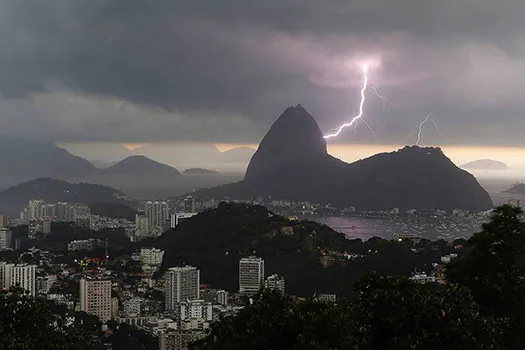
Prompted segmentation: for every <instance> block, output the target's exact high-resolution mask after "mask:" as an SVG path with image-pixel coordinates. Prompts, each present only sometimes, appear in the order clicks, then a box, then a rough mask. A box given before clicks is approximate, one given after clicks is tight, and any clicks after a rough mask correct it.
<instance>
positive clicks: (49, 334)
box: [0, 288, 96, 350]
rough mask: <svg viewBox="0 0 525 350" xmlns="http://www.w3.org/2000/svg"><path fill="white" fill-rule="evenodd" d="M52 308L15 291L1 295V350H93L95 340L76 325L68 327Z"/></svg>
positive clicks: (6, 291)
mask: <svg viewBox="0 0 525 350" xmlns="http://www.w3.org/2000/svg"><path fill="white" fill-rule="evenodd" d="M53 311H54V310H53V305H52V304H50V303H49V302H47V301H46V300H42V299H35V298H33V297H32V296H31V295H28V294H26V293H25V292H24V291H23V290H21V289H18V288H11V289H9V290H2V291H0V344H1V348H2V349H17V350H18V349H20V350H22V349H23V350H29V349H53V350H54V349H57V350H58V349H60V350H63V349H72V350H73V349H75V350H76V349H80V350H81V349H93V348H94V346H95V344H96V337H94V334H93V333H92V332H90V331H89V329H87V328H86V327H83V326H80V324H78V322H75V323H73V324H72V325H68V322H67V320H66V316H65V315H61V314H58V313H56V312H53Z"/></svg>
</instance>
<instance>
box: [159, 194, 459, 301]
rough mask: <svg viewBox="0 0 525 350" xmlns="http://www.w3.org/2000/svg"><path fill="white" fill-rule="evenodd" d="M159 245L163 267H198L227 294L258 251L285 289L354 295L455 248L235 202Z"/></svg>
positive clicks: (170, 233) (195, 219)
mask: <svg viewBox="0 0 525 350" xmlns="http://www.w3.org/2000/svg"><path fill="white" fill-rule="evenodd" d="M155 245H156V247H158V248H161V249H164V250H165V251H166V254H165V257H164V262H163V267H162V270H165V269H167V268H169V267H172V266H178V265H181V264H190V265H193V266H197V267H198V268H199V269H200V270H201V280H202V282H203V283H208V284H211V285H213V286H214V287H218V288H225V289H227V290H237V289H238V275H237V274H238V264H239V259H240V258H241V257H246V256H248V255H251V254H255V255H257V256H260V257H263V258H264V260H265V269H266V274H267V275H269V274H271V273H278V274H279V275H282V276H284V277H285V278H286V284H287V290H288V291H289V292H290V293H292V294H297V295H312V294H313V293H315V292H328V291H331V292H335V293H340V294H342V295H345V294H350V293H351V292H352V285H353V283H354V282H356V281H357V280H358V279H359V278H361V277H362V276H363V275H365V274H366V273H368V272H369V271H371V270H375V271H379V272H382V273H386V274H403V275H408V274H410V273H412V272H413V271H414V269H416V268H417V269H418V270H428V269H430V267H431V264H432V262H435V261H437V260H438V259H439V257H440V256H442V255H444V254H447V253H449V252H451V251H453V247H452V246H451V245H449V244H447V243H446V242H445V241H438V242H430V241H421V242H420V243H419V245H418V246H415V247H414V246H413V245H412V244H411V243H409V242H394V241H387V240H383V239H379V238H374V239H370V240H368V241H366V242H362V241H361V240H359V239H356V240H348V239H346V237H345V236H344V235H343V234H342V233H339V232H336V231H334V230H332V229H331V228H329V227H328V226H324V225H321V224H319V223H316V222H311V221H294V220H288V219H286V218H283V217H281V216H278V215H275V214H273V213H272V212H270V211H268V210H267V209H266V208H264V207H261V206H250V205H245V204H235V203H221V204H220V205H219V206H218V208H216V209H212V210H207V211H205V212H202V213H200V214H198V215H197V216H195V217H193V218H191V219H190V220H188V221H187V222H185V223H184V224H182V225H180V226H179V227H177V228H176V229H173V230H170V231H168V232H166V233H164V234H163V235H162V236H161V237H160V238H159V239H158V240H157V242H156V244H155ZM413 248H417V249H416V250H415V251H412V250H411V249H413ZM349 255H351V256H352V258H351V259H349V258H348V256H349ZM305 281H308V283H305Z"/></svg>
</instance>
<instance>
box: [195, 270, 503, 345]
mask: <svg viewBox="0 0 525 350" xmlns="http://www.w3.org/2000/svg"><path fill="white" fill-rule="evenodd" d="M356 291H357V295H358V296H356V297H355V298H351V299H343V300H340V301H338V302H337V303H322V302H317V301H315V300H306V301H296V300H293V299H291V298H290V297H286V296H284V297H283V296H281V295H280V294H278V293H273V292H264V293H262V294H260V295H258V296H257V297H255V298H254V300H253V304H250V303H249V304H248V305H247V306H246V308H245V309H244V310H242V311H241V312H240V313H239V314H238V315H237V316H236V317H230V318H226V319H224V320H222V321H221V322H219V323H217V324H216V325H214V327H213V330H212V333H211V335H210V336H209V337H208V338H206V339H205V340H204V341H201V342H199V343H197V344H196V345H195V348H197V349H301V348H307V349H370V350H372V349H399V350H401V349H474V348H475V349H498V348H500V347H499V345H498V344H499V340H500V339H499V335H500V333H501V332H500V330H501V324H500V322H499V321H497V320H496V319H492V318H489V317H485V316H483V315H482V314H481V313H480V310H479V306H478V305H477V304H476V303H475V301H474V300H473V298H472V297H471V295H470V294H469V292H468V290H467V289H466V288H463V287H460V286H456V285H448V286H422V285H417V284H415V283H414V282H412V281H410V280H409V279H408V278H406V277H385V276H380V275H374V276H371V277H367V278H365V279H363V280H362V281H361V282H360V283H358V284H357V285H356Z"/></svg>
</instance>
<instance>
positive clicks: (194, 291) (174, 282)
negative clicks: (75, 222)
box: [165, 266, 200, 311]
mask: <svg viewBox="0 0 525 350" xmlns="http://www.w3.org/2000/svg"><path fill="white" fill-rule="evenodd" d="M165 287H166V311H176V310H177V304H178V303H180V302H183V301H188V300H198V299H199V297H200V289H199V288H200V271H199V270H198V269H197V268H196V267H194V266H182V267H172V268H170V269H168V271H166V275H165Z"/></svg>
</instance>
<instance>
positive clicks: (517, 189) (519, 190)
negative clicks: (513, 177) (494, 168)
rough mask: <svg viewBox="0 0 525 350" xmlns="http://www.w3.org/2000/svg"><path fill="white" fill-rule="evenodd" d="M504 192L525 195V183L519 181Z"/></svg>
mask: <svg viewBox="0 0 525 350" xmlns="http://www.w3.org/2000/svg"><path fill="white" fill-rule="evenodd" d="M503 192H504V193H513V194H519V195H523V196H525V183H517V184H515V185H514V186H512V187H511V188H509V189H508V190H506V191H503Z"/></svg>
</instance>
